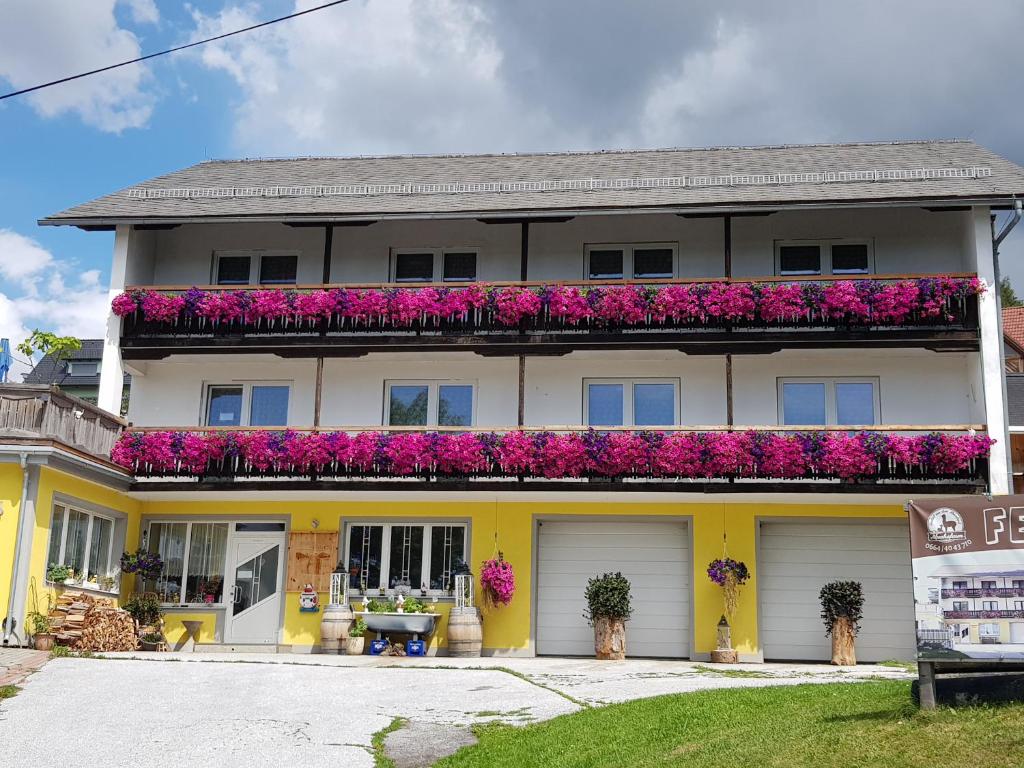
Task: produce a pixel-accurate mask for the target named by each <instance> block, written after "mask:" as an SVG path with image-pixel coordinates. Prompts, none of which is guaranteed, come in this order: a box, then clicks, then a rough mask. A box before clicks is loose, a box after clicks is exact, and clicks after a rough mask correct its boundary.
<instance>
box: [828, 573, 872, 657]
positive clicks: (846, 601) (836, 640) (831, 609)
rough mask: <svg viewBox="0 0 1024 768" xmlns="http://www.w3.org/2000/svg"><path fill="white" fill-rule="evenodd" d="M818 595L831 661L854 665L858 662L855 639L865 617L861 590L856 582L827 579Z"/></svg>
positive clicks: (862, 591)
mask: <svg viewBox="0 0 1024 768" xmlns="http://www.w3.org/2000/svg"><path fill="white" fill-rule="evenodd" d="M819 598H820V599H821V619H822V621H824V622H825V636H826V637H829V636H831V638H832V663H833V664H836V665H839V666H853V665H854V664H856V663H857V655H856V653H855V649H854V638H856V637H857V632H858V630H859V629H860V620H861V618H862V617H863V616H864V590H863V589H862V588H861V585H860V582H857V581H830V582H829V583H828V584H826V585H825V586H824V587H822V588H821V593H820V594H819Z"/></svg>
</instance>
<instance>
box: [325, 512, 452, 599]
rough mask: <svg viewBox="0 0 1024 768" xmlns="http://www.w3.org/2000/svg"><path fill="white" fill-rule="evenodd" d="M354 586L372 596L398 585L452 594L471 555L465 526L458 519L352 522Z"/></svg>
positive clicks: (348, 548) (348, 549) (348, 550)
mask: <svg viewBox="0 0 1024 768" xmlns="http://www.w3.org/2000/svg"><path fill="white" fill-rule="evenodd" d="M344 558H345V563H347V568H348V577H349V589H350V591H352V592H354V593H358V594H363V595H368V596H373V595H378V594H381V593H382V592H383V593H385V594H387V593H390V592H392V591H393V590H394V589H395V588H396V587H408V588H409V589H410V590H412V591H413V593H414V594H416V593H417V592H421V593H422V594H425V595H432V596H441V595H450V594H451V592H452V590H453V589H454V581H453V578H452V577H453V574H454V572H455V570H456V568H457V567H458V566H459V565H460V563H462V562H464V561H465V559H466V526H465V525H464V524H459V523H454V524H449V523H429V524H422V523H413V522H410V523H406V522H397V523H382V524H369V523H367V524H362V523H359V524H352V525H350V526H349V527H348V531H347V536H346V538H345V554H344Z"/></svg>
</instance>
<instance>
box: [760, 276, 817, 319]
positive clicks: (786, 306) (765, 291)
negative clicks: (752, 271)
mask: <svg viewBox="0 0 1024 768" xmlns="http://www.w3.org/2000/svg"><path fill="white" fill-rule="evenodd" d="M758 312H759V313H760V315H761V319H762V320H764V321H765V322H769V323H776V322H779V321H780V320H788V321H791V322H794V321H796V320H799V319H801V318H805V317H807V314H808V308H807V305H806V304H805V303H804V292H803V288H802V287H801V286H800V285H794V284H785V283H779V284H775V285H765V286H762V287H761V295H760V297H759V304H758Z"/></svg>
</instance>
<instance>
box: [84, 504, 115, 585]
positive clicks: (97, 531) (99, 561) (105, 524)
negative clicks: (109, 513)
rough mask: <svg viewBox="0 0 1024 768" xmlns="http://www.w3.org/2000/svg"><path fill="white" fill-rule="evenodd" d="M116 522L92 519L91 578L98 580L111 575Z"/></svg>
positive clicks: (101, 518)
mask: <svg viewBox="0 0 1024 768" xmlns="http://www.w3.org/2000/svg"><path fill="white" fill-rule="evenodd" d="M113 535H114V522H113V521H112V520H107V519H106V518H103V517H94V518H93V519H92V540H91V541H90V542H89V576H90V577H91V576H95V577H96V578H97V579H100V578H103V577H106V576H109V575H110V537H111V536H113Z"/></svg>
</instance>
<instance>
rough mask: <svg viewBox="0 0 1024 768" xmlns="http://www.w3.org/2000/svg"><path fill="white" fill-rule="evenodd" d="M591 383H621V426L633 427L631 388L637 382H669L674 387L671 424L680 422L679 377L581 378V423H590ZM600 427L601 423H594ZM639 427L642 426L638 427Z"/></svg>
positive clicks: (681, 405)
mask: <svg viewBox="0 0 1024 768" xmlns="http://www.w3.org/2000/svg"><path fill="white" fill-rule="evenodd" d="M591 384H621V385H622V421H623V424H622V426H623V427H635V426H636V424H635V423H634V421H635V413H634V411H633V395H634V393H633V388H634V387H635V386H636V385H637V384H671V385H672V386H673V387H675V395H674V397H673V398H672V406H673V411H674V412H673V416H672V425H673V426H675V425H678V424H680V423H681V421H680V420H681V417H682V410H683V403H682V390H683V383H682V380H681V379H677V378H672V377H632V378H618V377H616V378H593V379H583V416H582V419H581V421H580V423H581V424H584V425H587V426H589V425H590V385H591ZM596 426H597V428H600V427H601V426H602V425H596ZM640 428H641V429H642V428H643V426H641V427H640Z"/></svg>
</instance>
